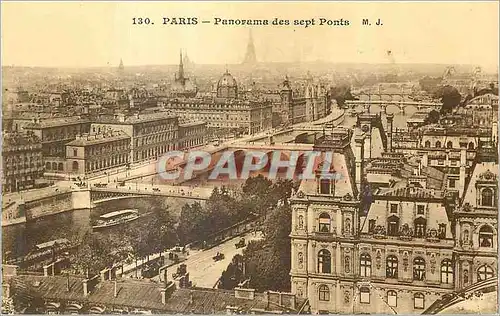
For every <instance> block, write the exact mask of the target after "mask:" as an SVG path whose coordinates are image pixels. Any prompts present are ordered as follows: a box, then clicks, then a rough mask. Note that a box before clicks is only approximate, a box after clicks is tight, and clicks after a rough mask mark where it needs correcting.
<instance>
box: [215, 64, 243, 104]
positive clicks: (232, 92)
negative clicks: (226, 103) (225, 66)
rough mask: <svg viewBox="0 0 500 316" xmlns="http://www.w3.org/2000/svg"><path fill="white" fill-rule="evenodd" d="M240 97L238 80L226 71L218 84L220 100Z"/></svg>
mask: <svg viewBox="0 0 500 316" xmlns="http://www.w3.org/2000/svg"><path fill="white" fill-rule="evenodd" d="M237 96H238V84H237V83H236V79H234V77H233V76H232V75H231V74H230V73H229V72H228V71H226V72H225V73H224V74H223V75H222V77H221V78H220V79H219V82H217V97H218V98H236V97H237Z"/></svg>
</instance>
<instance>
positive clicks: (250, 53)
mask: <svg viewBox="0 0 500 316" xmlns="http://www.w3.org/2000/svg"><path fill="white" fill-rule="evenodd" d="M256 63H257V56H256V55H255V46H254V45H253V37H252V30H250V32H249V37H248V45H247V52H246V54H245V59H243V64H245V65H255V64H256Z"/></svg>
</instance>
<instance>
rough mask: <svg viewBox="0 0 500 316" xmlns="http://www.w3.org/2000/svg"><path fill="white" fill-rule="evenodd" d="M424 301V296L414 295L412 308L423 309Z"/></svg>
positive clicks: (420, 294)
mask: <svg viewBox="0 0 500 316" xmlns="http://www.w3.org/2000/svg"><path fill="white" fill-rule="evenodd" d="M424 300H425V297H424V294H422V293H415V295H413V307H414V308H415V309H423V308H424V306H425V303H424Z"/></svg>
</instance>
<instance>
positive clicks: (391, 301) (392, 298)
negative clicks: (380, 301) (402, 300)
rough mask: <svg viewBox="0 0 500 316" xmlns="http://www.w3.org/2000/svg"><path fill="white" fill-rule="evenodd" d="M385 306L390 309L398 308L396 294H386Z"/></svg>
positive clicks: (389, 292) (390, 292) (392, 292)
mask: <svg viewBox="0 0 500 316" xmlns="http://www.w3.org/2000/svg"><path fill="white" fill-rule="evenodd" d="M387 305H389V306H391V307H396V306H398V293H396V291H388V292H387Z"/></svg>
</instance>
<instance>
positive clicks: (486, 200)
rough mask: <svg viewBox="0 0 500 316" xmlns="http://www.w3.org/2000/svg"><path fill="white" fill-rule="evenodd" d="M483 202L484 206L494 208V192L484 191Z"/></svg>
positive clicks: (482, 193)
mask: <svg viewBox="0 0 500 316" xmlns="http://www.w3.org/2000/svg"><path fill="white" fill-rule="evenodd" d="M481 201H482V203H481V205H482V206H493V190H491V189H490V188H486V189H483V191H482V192H481Z"/></svg>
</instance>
